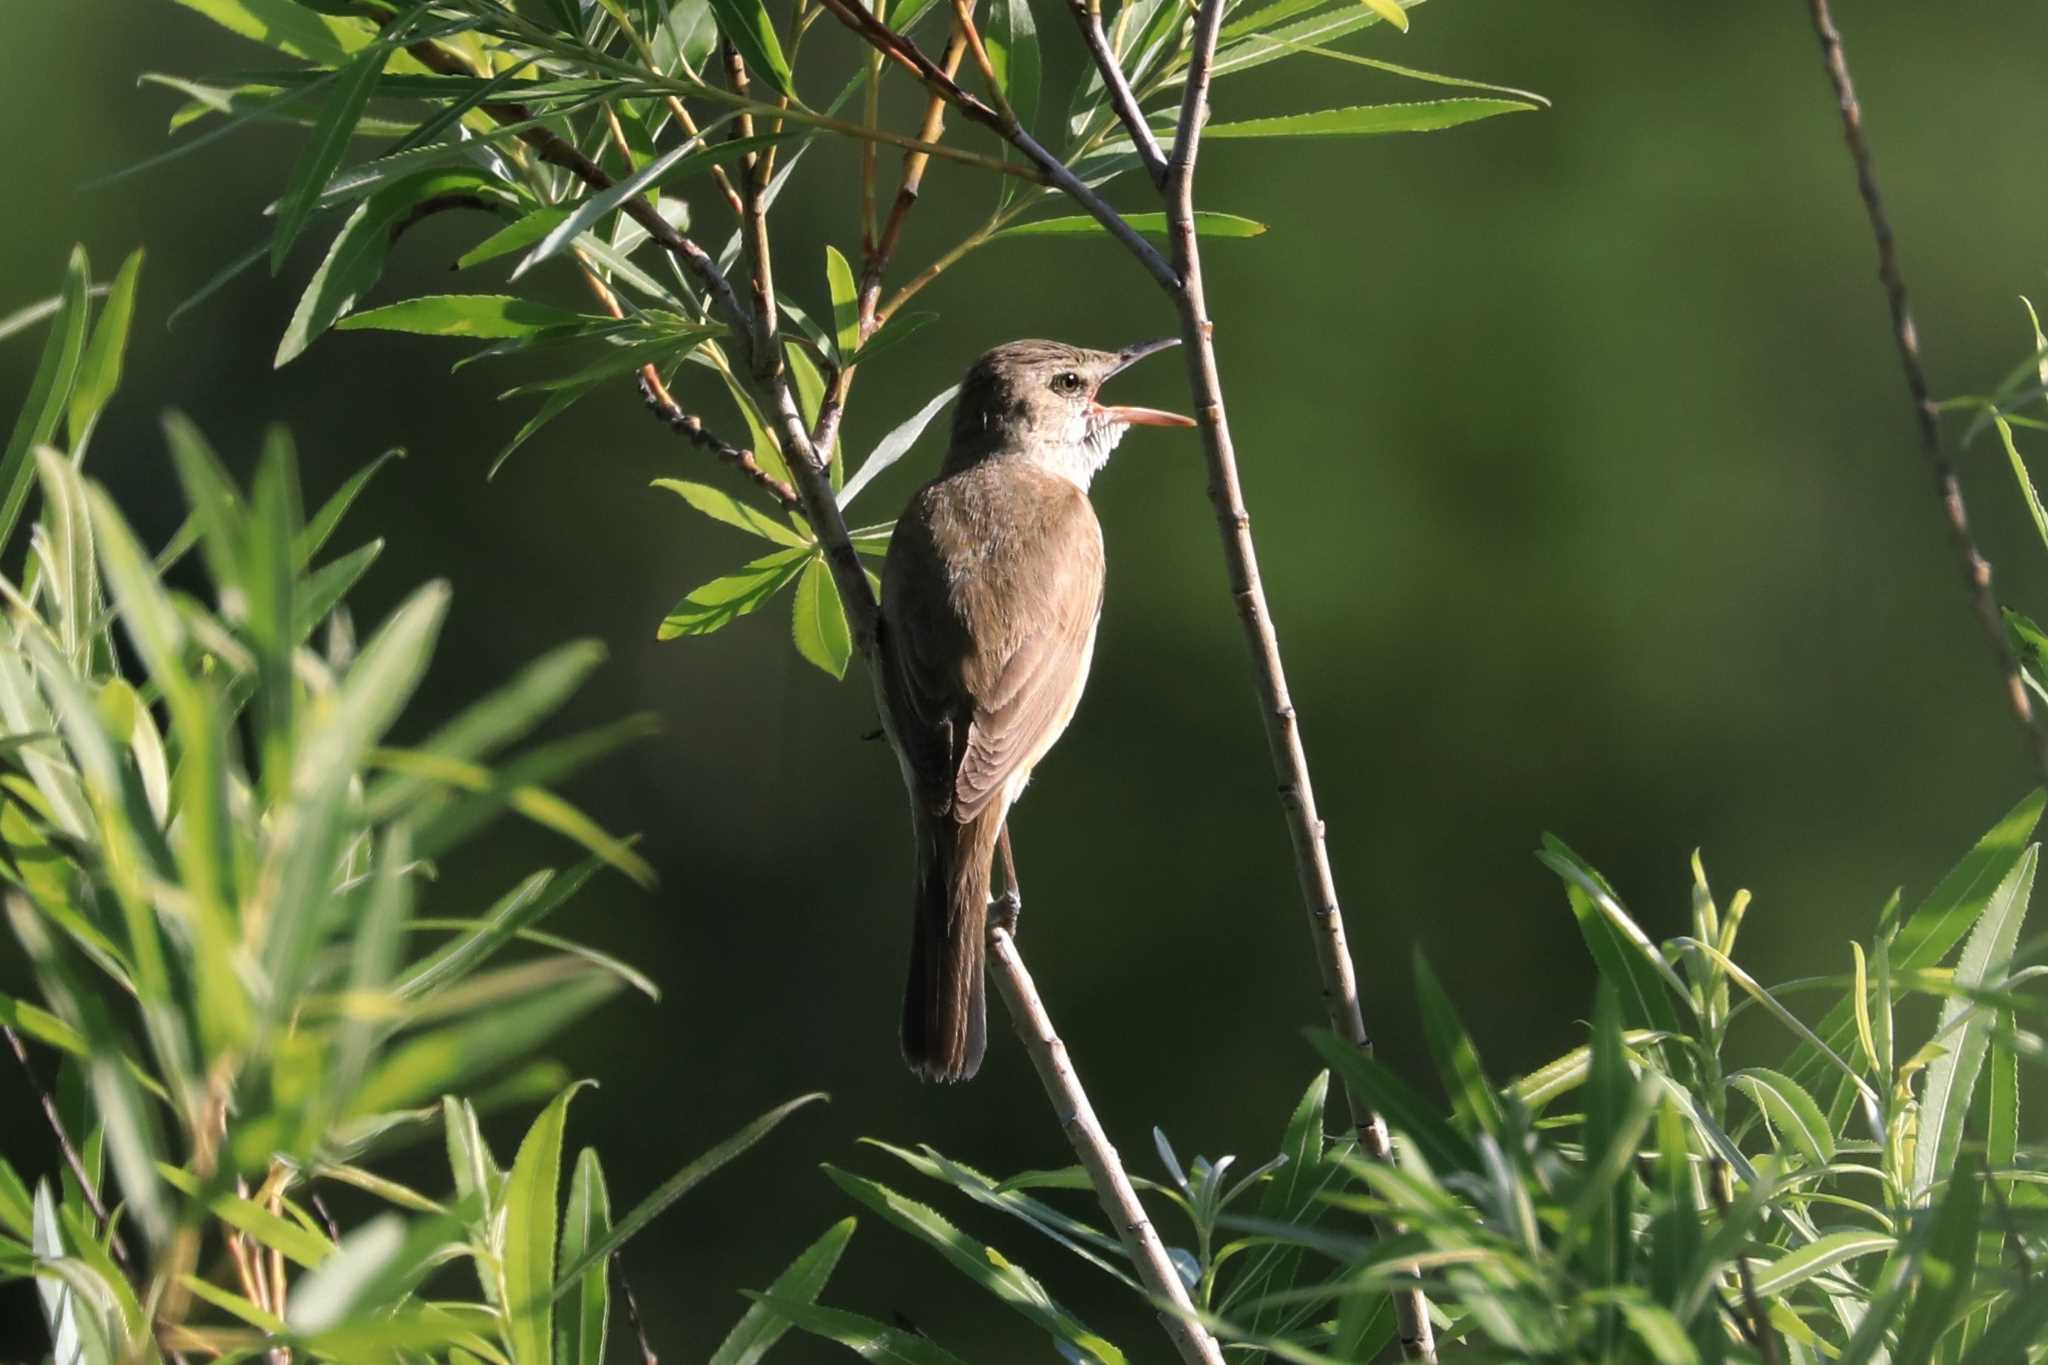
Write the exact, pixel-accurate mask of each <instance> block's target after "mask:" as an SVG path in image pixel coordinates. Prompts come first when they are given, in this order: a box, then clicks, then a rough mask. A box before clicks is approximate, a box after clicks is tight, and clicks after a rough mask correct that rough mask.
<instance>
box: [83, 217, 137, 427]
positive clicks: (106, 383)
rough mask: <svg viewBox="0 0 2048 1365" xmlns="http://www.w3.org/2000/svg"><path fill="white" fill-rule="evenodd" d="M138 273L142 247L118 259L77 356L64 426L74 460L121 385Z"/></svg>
mask: <svg viewBox="0 0 2048 1365" xmlns="http://www.w3.org/2000/svg"><path fill="white" fill-rule="evenodd" d="M141 275H142V249H141V248H140V247H137V248H136V249H135V250H134V251H131V252H129V253H128V259H127V260H125V261H123V262H121V269H120V271H119V272H118V273H116V274H115V276H114V283H113V286H112V287H111V288H110V289H109V290H108V291H107V301H106V303H105V304H103V305H102V306H101V308H100V317H99V322H98V323H97V324H95V325H94V327H93V329H92V340H91V341H89V342H87V343H86V347H85V351H84V353H83V355H82V356H81V357H80V359H79V365H78V376H77V379H76V380H75V381H74V382H73V384H72V387H71V402H70V407H69V409H68V417H67V424H66V427H65V430H66V432H67V433H68V435H69V436H70V440H71V454H72V457H73V459H74V460H76V459H78V458H81V457H82V456H83V454H84V451H85V447H86V443H87V441H88V440H89V439H90V438H91V436H92V429H93V425H94V423H96V422H98V421H99V416H100V413H101V412H102V411H104V410H105V409H106V406H107V400H108V399H110V398H112V397H113V396H114V391H115V390H116V389H118V388H120V386H121V361H122V357H123V356H124V355H125V354H126V353H127V350H128V329H129V327H130V325H131V324H132V323H133V322H134V320H135V286H136V283H137V281H138V280H139V279H140V278H141Z"/></svg>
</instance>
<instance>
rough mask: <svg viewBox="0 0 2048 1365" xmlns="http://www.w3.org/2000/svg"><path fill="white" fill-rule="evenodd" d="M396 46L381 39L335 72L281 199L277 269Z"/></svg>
mask: <svg viewBox="0 0 2048 1365" xmlns="http://www.w3.org/2000/svg"><path fill="white" fill-rule="evenodd" d="M391 51H392V49H391V48H390V47H388V46H386V45H385V44H383V43H378V44H375V45H374V46H372V47H369V48H367V49H365V50H364V52H363V53H362V55H361V56H359V57H356V58H355V59H354V60H352V61H350V62H349V63H348V64H347V65H346V66H344V67H342V68H341V70H340V71H338V72H336V73H335V77H334V87H333V89H332V90H331V91H330V92H329V94H328V97H327V104H326V106H325V107H324V108H323V109H321V111H320V118H319V121H318V122H316V123H315V124H314V125H313V136H312V138H311V140H310V141H308V142H307V144H306V148H305V150H304V151H303V152H301V153H300V154H299V161H298V164H297V165H296V166H294V167H293V168H292V175H291V180H290V182H289V183H288V184H287V186H286V187H285V192H284V197H283V198H282V199H281V200H279V201H278V208H277V226H276V228H275V229H274V230H273V232H272V234H271V238H270V273H271V274H273V275H275V274H276V273H277V272H278V271H279V270H280V269H281V268H283V266H284V260H285V257H286V256H288V255H289V254H290V253H291V249H292V243H293V242H296V241H297V240H298V238H299V233H300V231H301V230H302V229H304V227H305V226H306V222H307V220H308V219H310V218H311V217H312V216H313V210H314V209H315V207H317V206H318V204H319V202H320V192H321V190H323V189H325V188H326V186H327V181H328V178H329V177H330V176H332V175H333V174H334V171H335V168H336V167H337V166H339V165H341V157H342V153H344V152H345V151H347V150H348V141H349V138H351V137H352V136H354V135H355V130H356V122H357V120H359V119H361V118H362V116H363V109H364V107H365V106H366V105H367V104H368V103H369V102H370V92H371V91H372V90H374V89H375V88H376V86H377V77H378V76H379V75H381V74H383V71H384V63H385V61H386V60H388V59H389V58H390V56H391Z"/></svg>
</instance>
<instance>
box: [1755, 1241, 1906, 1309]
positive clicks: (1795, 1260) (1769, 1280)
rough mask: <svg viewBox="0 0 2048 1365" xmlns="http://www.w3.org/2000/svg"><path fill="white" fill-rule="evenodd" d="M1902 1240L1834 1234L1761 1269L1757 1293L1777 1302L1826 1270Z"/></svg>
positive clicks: (1760, 1296) (1758, 1273)
mask: <svg viewBox="0 0 2048 1365" xmlns="http://www.w3.org/2000/svg"><path fill="white" fill-rule="evenodd" d="M1897 1245H1898V1239H1897V1238H1895V1237H1889V1236H1887V1235H1885V1234H1884V1233H1882V1232H1831V1233H1828V1234H1827V1235H1825V1236H1823V1237H1819V1238H1816V1239H1815V1240H1813V1241H1811V1242H1808V1243H1807V1244H1806V1245H1805V1246H1802V1247H1800V1248H1799V1249H1798V1250H1796V1251H1791V1252H1787V1253H1786V1254H1785V1255H1783V1256H1780V1257H1779V1258H1778V1259H1777V1260H1775V1261H1771V1262H1769V1263H1767V1264H1765V1265H1763V1266H1760V1267H1758V1268H1757V1271H1756V1293H1757V1297H1758V1298H1760V1299H1773V1298H1777V1297H1778V1296H1780V1295H1782V1294H1785V1293H1786V1292H1788V1291H1790V1290H1792V1289H1794V1288H1796V1287H1797V1286H1799V1285H1800V1284H1803V1283H1804V1282H1806V1281H1807V1280H1810V1279H1812V1278H1813V1277H1814V1276H1816V1275H1819V1274H1821V1273H1822V1272H1824V1271H1828V1270H1832V1269H1834V1268H1835V1267H1836V1266H1838V1265H1843V1264H1845V1263H1847V1262H1849V1261H1853V1260H1855V1259H1856V1258H1858V1257H1859V1256H1869V1255H1872V1254H1873V1253H1875V1252H1880V1251H1887V1252H1888V1251H1890V1250H1891V1249H1892V1248H1893V1247H1895V1246H1897Z"/></svg>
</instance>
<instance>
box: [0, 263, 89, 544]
mask: <svg viewBox="0 0 2048 1365" xmlns="http://www.w3.org/2000/svg"><path fill="white" fill-rule="evenodd" d="M87 270H88V267H87V265H86V258H85V248H84V247H73V248H72V249H71V259H70V261H69V263H68V264H67V265H66V266H65V268H64V288H63V292H62V293H61V294H60V295H59V299H60V302H59V304H58V306H57V315H56V317H55V318H54V319H53V320H52V321H51V323H50V334H49V336H48V337H47V338H45V340H44V342H43V354H42V358H41V359H40V360H38V361H37V362H36V372H35V377H34V378H33V379H31V380H30V381H29V386H28V397H27V398H26V399H25V400H24V401H23V403H22V405H21V415H20V416H19V417H17V418H16V419H15V422H14V430H13V432H12V434H10V435H9V436H8V438H7V447H6V449H5V451H4V452H0V547H5V546H6V544H7V543H8V541H10V540H12V539H13V538H14V527H15V524H16V523H17V522H19V521H20V520H21V513H22V509H23V508H24V507H25V506H26V505H27V503H28V493H29V488H30V486H31V484H32V482H33V480H34V478H35V468H34V465H33V462H32V460H31V458H30V457H31V456H32V455H33V454H34V453H35V449H36V447H37V446H39V445H43V444H45V443H47V442H48V441H49V440H50V438H51V437H52V436H53V435H54V434H55V433H56V430H57V423H58V422H60V421H61V420H63V417H64V411H65V407H66V404H67V403H68V402H69V400H70V397H71V387H72V384H73V382H74V380H75V379H76V377H77V374H78V365H79V361H80V360H81V358H83V356H84V354H85V313H86V301H85V296H86V284H87Z"/></svg>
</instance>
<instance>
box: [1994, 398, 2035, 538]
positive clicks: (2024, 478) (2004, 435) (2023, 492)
mask: <svg viewBox="0 0 2048 1365" xmlns="http://www.w3.org/2000/svg"><path fill="white" fill-rule="evenodd" d="M1991 420H1992V422H1994V423H1995V424H1996V425H1997V427H1998V439H1999V440H2000V441H2002V442H2004V443H2005V456H2006V458H2007V459H2008V460H2010V461H2011V462H2012V477H2013V481H2014V482H2016V483H2018V484H2019V486H2020V496H2021V497H2022V498H2024V499H2025V500H2026V504H2027V512H2028V514H2029V515H2031V516H2032V517H2033V519H2034V531H2035V534H2037V535H2039V536H2040V537H2041V544H2042V545H2044V546H2048V512H2044V511H2043V510H2042V509H2041V495H2040V493H2038V492H2037V491H2035V488H2034V480H2033V478H2032V477H2031V476H2030V475H2029V474H2028V473H2027V462H2026V461H2025V460H2023V459H2021V458H2020V448H2019V446H2018V445H2016V444H2015V443H2014V442H2013V439H2012V423H2010V422H2008V421H2006V420H2005V418H2003V417H2001V416H1999V415H1998V414H1997V413H1995V412H1994V413H1993V414H1992V417H1991Z"/></svg>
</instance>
